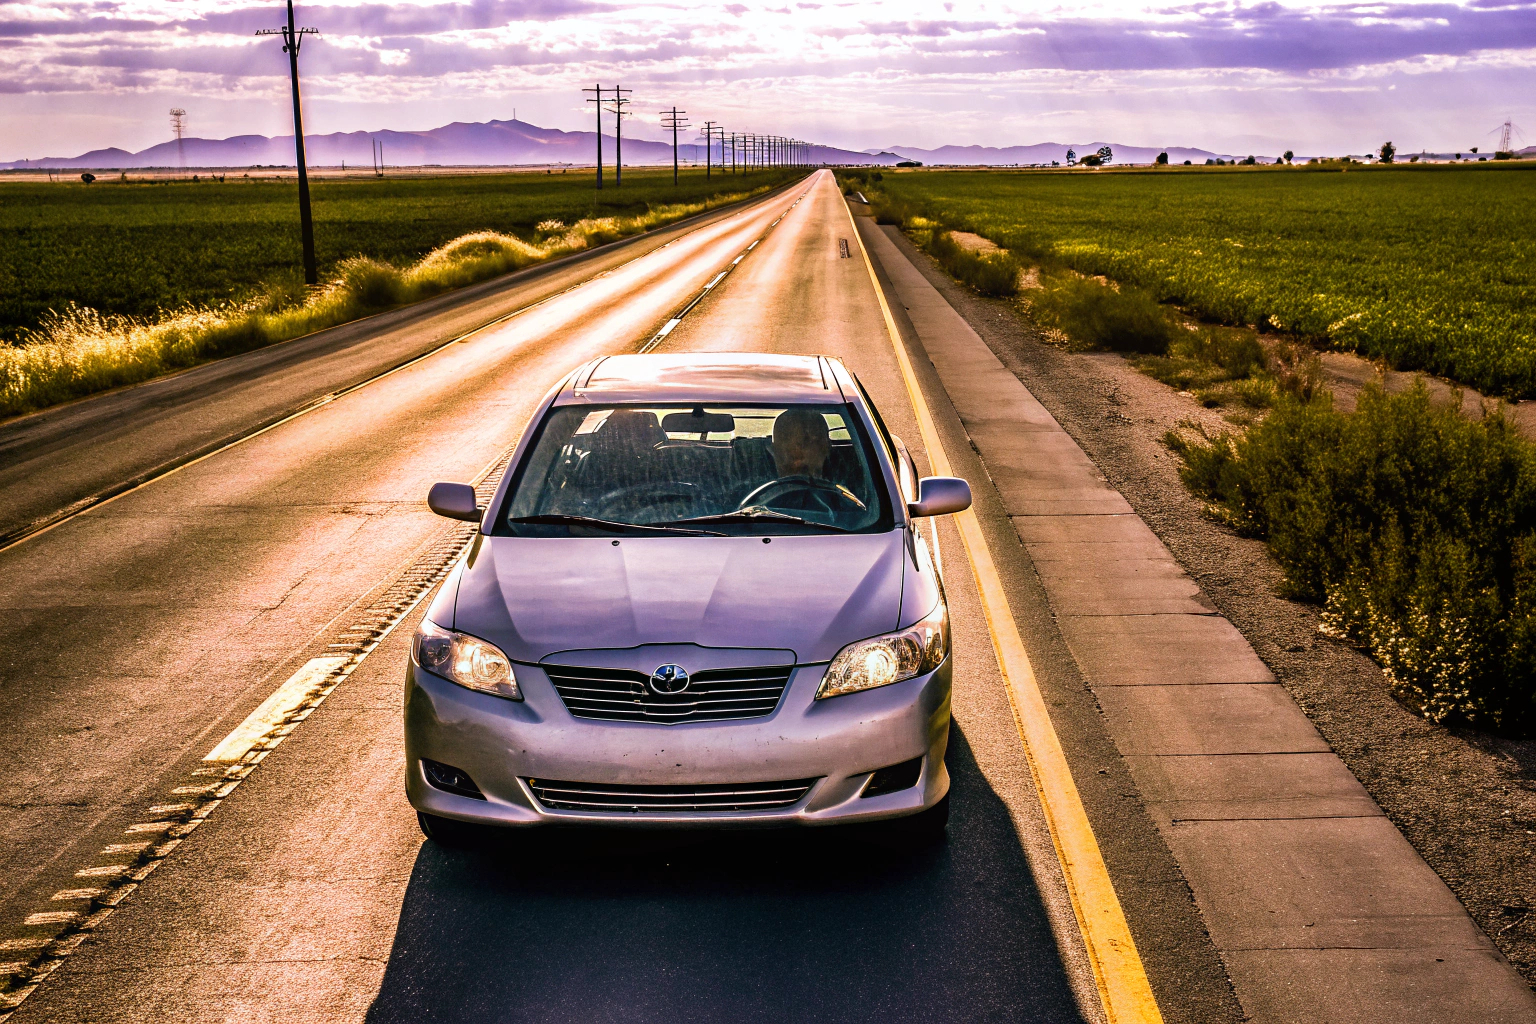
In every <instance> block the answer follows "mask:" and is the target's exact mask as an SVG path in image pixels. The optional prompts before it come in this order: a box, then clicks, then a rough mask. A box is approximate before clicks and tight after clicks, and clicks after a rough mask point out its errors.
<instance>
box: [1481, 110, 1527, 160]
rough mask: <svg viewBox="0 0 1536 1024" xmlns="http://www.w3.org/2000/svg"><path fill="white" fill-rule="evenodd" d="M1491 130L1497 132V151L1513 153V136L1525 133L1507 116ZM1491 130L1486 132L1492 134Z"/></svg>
mask: <svg viewBox="0 0 1536 1024" xmlns="http://www.w3.org/2000/svg"><path fill="white" fill-rule="evenodd" d="M1493 132H1498V133H1499V148H1498V152H1499V153H1513V152H1514V151H1515V136H1517V135H1518V136H1520V137H1521V138H1524V137H1525V133H1524V132H1522V131H1521V130H1520V128H1519V127H1518V126H1517V125H1516V124H1515V123H1514V122H1513V121H1511V120H1510V119H1509V118H1507V117H1506V118H1505V119H1504V123H1503V124H1501V125H1499V126H1498V127H1497V128H1495V129H1494V130H1493ZM1493 132H1489V133H1488V134H1489V135H1492V134H1493ZM1474 152H1475V150H1474Z"/></svg>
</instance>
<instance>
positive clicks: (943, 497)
mask: <svg viewBox="0 0 1536 1024" xmlns="http://www.w3.org/2000/svg"><path fill="white" fill-rule="evenodd" d="M970 507H971V485H970V484H968V483H966V482H965V481H964V480H961V479H960V478H959V477H957V476H925V477H923V478H922V479H921V480H919V481H918V482H917V500H916V501H909V502H907V515H909V516H911V517H912V518H913V519H922V518H923V517H925V516H947V515H949V514H950V513H952V512H964V511H965V510H966V509H968V508H970Z"/></svg>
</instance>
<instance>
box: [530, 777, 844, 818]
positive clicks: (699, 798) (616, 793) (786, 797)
mask: <svg viewBox="0 0 1536 1024" xmlns="http://www.w3.org/2000/svg"><path fill="white" fill-rule="evenodd" d="M527 781H528V788H529V789H531V790H533V795H534V796H536V797H537V798H538V800H539V803H541V804H543V805H544V806H545V807H547V808H549V809H550V810H552V811H629V812H636V811H679V812H689V811H771V810H779V809H782V808H785V807H793V806H794V805H795V804H797V803H799V802H800V800H801V799H802V798H803V797H804V796H805V794H806V793H808V792H809V791H810V788H811V785H812V784H813V783H815V781H816V780H815V779H798V780H796V781H793V782H740V783H726V784H722V785H703V786H621V785H609V784H607V783H602V782H555V781H552V780H550V779H529V780H527Z"/></svg>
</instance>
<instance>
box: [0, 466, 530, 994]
mask: <svg viewBox="0 0 1536 1024" xmlns="http://www.w3.org/2000/svg"><path fill="white" fill-rule="evenodd" d="M516 444H517V442H516V441H514V442H513V443H512V444H510V445H508V446H507V447H506V448H505V449H503V450H502V451H501V453H500V454H499V455H498V456H497V458H496V460H495V461H494V462H492V463H491V464H490V465H489V466H487V467H486V469H485V470H484V471H482V472H481V473H480V474H479V476H478V477H477V478H476V485H477V487H478V489H479V490H480V492H481V494H480V496H481V498H482V499H485V498H489V496H490V494H491V493H492V492H493V491H494V490H495V487H496V484H497V483H498V482H499V481H500V478H501V474H502V473H503V472H504V471H505V469H506V464H507V461H508V460H509V459H510V458H511V456H512V451H513V449H514V448H515V447H516ZM476 529H477V526H476V525H475V524H469V523H466V524H463V525H461V526H458V527H456V528H454V529H452V530H451V531H448V532H446V533H444V534H442V535H441V536H439V537H438V538H436V539H435V540H433V541H431V542H429V544H428V545H427V547H426V548H425V550H424V551H423V552H422V553H421V554H420V555H419V556H418V557H417V558H416V559H415V560H413V561H412V562H411V564H410V566H409V567H408V568H407V569H406V570H405V572H404V573H402V574H401V575H400V576H399V577H398V578H397V579H396V580H395V582H394V583H392V584H391V585H390V586H389V587H388V588H386V589H385V591H384V592H383V594H382V595H380V597H379V598H378V599H377V600H376V601H374V603H373V604H372V605H370V606H369V607H368V608H367V609H366V610H364V611H363V612H362V613H361V614H360V615H359V616H358V617H357V618H356V619H355V620H354V621H353V623H352V625H351V626H350V627H349V628H347V629H344V630H342V631H341V632H340V633H339V634H338V639H340V640H342V642H340V643H332V644H328V645H327V649H328V650H330V651H333V652H334V653H332V654H328V655H324V656H321V657H317V658H312V659H310V660H308V661H306V662H305V663H304V665H303V666H301V667H300V668H299V670H298V671H297V672H295V673H294V674H293V675H292V676H290V677H289V678H288V680H287V681H286V682H284V683H283V685H282V686H279V687H278V688H277V690H276V691H275V692H274V693H273V694H272V695H271V696H269V697H268V698H267V699H266V700H265V701H263V702H262V703H261V705H260V706H259V707H257V708H256V710H255V711H253V712H251V713H250V714H249V715H247V716H246V718H245V719H244V720H243V721H242V722H241V723H240V724H239V725H237V726H236V727H235V728H234V730H233V731H231V732H230V734H229V735H228V736H226V737H225V738H224V739H223V740H221V741H220V742H219V744H218V745H217V746H215V747H214V748H213V749H212V750H211V751H209V752H208V754H207V756H206V757H205V758H204V759H203V762H202V763H203V764H204V767H201V768H197V769H195V770H193V772H192V778H190V779H188V780H186V781H185V782H184V783H183V784H181V785H178V786H176V787H174V788H173V789H172V790H171V792H170V794H169V795H171V796H173V797H185V798H186V799H181V800H176V801H173V802H166V803H159V804H151V805H150V806H149V807H147V808H145V814H146V816H147V817H148V818H150V819H153V820H146V821H140V822H135V823H133V824H131V825H129V826H128V827H127V828H125V829H124V830H123V834H124V835H125V836H128V837H132V836H147V837H150V838H146V839H143V840H130V841H125V842H116V843H109V844H107V845H106V846H105V847H103V848H102V850H101V851H100V853H98V854H97V855H96V858H95V859H98V860H99V861H101V862H100V863H94V864H86V865H83V866H81V867H80V868H79V869H78V870H76V871H75V873H74V875H75V877H76V878H78V879H81V880H83V881H87V880H88V885H82V886H80V887H79V888H74V889H63V890H60V891H59V892H57V893H55V894H54V895H53V896H52V897H50V898H49V901H48V902H49V903H55V902H71V901H75V902H79V903H82V904H85V909H83V910H56V909H48V910H42V909H39V910H38V911H36V912H34V913H31V914H28V915H27V916H26V917H25V918H23V920H22V927H23V928H26V929H32V930H34V934H32V935H28V936H22V937H20V938H15V939H8V940H6V941H5V942H4V943H3V944H0V952H5V953H9V954H11V955H13V956H14V955H16V954H18V953H22V954H24V953H31V954H32V957H31V959H29V960H26V961H19V960H18V961H7V962H5V963H4V965H3V966H4V967H5V968H7V969H4V970H0V986H3V987H4V991H3V992H0V1018H3V1017H6V1016H9V1014H10V1012H11V1011H12V1010H14V1009H16V1007H18V1006H20V1005H21V1003H22V1002H23V1001H24V1000H25V999H26V998H27V997H28V996H29V995H31V994H32V993H33V992H34V991H36V990H37V987H38V986H39V985H40V984H41V983H42V982H43V981H44V979H46V978H47V977H48V976H49V975H50V974H52V973H53V972H54V971H55V970H57V969H58V967H59V965H60V964H62V963H63V962H64V960H65V958H66V957H68V956H69V954H70V953H72V952H73V951H74V950H75V948H76V947H77V946H79V944H80V943H81V942H83V941H85V938H86V937H87V936H88V935H89V934H90V933H91V932H92V931H94V930H95V929H96V928H98V927H100V925H101V924H102V922H103V921H104V920H105V919H106V918H107V916H108V915H109V914H111V912H112V911H113V910H114V909H115V908H116V907H117V906H118V905H119V904H121V903H122V902H123V901H124V900H125V899H127V898H128V897H129V896H130V895H131V894H132V893H133V892H134V890H135V889H137V888H138V886H139V883H141V882H143V881H144V879H145V878H147V877H148V876H149V874H150V873H151V872H152V871H154V870H155V868H157V867H159V865H160V864H161V863H162V862H163V861H164V860H165V858H166V857H168V856H169V855H170V853H171V851H172V850H174V849H175V848H176V847H177V846H178V845H180V843H181V841H182V840H183V839H184V838H186V836H187V835H189V834H190V833H191V832H192V830H193V829H195V828H197V826H198V825H200V824H201V823H202V822H203V821H204V820H206V819H207V817H208V816H209V815H210V814H212V813H213V811H214V809H215V808H216V807H218V806H219V804H220V803H222V802H223V801H224V799H225V798H226V797H227V796H229V795H230V793H232V792H234V790H235V788H236V787H238V786H239V785H240V783H241V782H242V781H243V780H244V779H245V778H246V776H248V775H250V773H251V772H252V771H254V770H255V768H256V766H257V765H258V764H260V763H261V762H262V761H263V760H264V759H265V758H266V756H267V755H268V754H270V753H271V752H272V751H273V750H275V749H276V748H277V746H278V745H279V744H281V743H282V741H283V740H284V739H285V738H286V737H287V736H288V735H289V734H290V733H292V732H293V730H294V729H295V728H297V727H298V724H299V723H300V722H302V721H303V720H304V719H305V718H307V717H309V715H310V713H311V712H313V711H314V710H315V708H317V707H319V706H320V703H321V702H322V701H324V700H325V698H326V696H327V695H328V694H329V693H330V692H331V691H332V690H334V689H335V688H336V686H337V685H339V684H340V683H341V682H342V681H343V680H345V679H346V678H347V677H348V676H349V675H351V674H352V673H353V672H354V671H356V669H357V667H358V666H359V665H361V664H362V662H363V660H364V659H365V658H367V657H368V655H369V654H371V653H373V651H374V650H375V649H377V648H378V646H379V644H380V643H382V642H383V641H384V639H385V638H386V637H387V636H389V634H390V633H391V632H392V631H393V630H394V628H395V627H396V626H398V625H399V624H400V623H401V622H402V621H403V620H404V619H405V618H406V616H408V615H410V613H411V610H412V609H414V608H415V607H416V605H417V604H419V603H420V602H421V601H422V599H424V598H425V597H426V596H427V595H428V594H430V593H431V592H432V590H433V589H434V588H435V587H436V586H437V584H438V583H439V582H440V581H441V580H442V579H443V577H444V576H446V575H447V574H448V572H449V570H450V569H452V567H453V564H454V563H455V562H456V561H457V560H458V558H459V556H460V555H461V554H462V553H463V552H464V549H465V548H467V547H468V546H469V543H470V540H471V539H472V538H473V537H474V534H475V531H476Z"/></svg>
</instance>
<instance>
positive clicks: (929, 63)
mask: <svg viewBox="0 0 1536 1024" xmlns="http://www.w3.org/2000/svg"><path fill="white" fill-rule="evenodd" d="M282 12H283V9H282V7H281V6H280V5H279V4H277V3H271V2H267V3H260V4H255V3H251V2H249V0H200V2H195V3H194V2H189V0H19V2H0V64H3V67H4V74H3V76H0V89H3V91H4V92H5V93H6V94H7V95H6V96H5V98H4V102H3V104H0V108H3V109H0V159H3V160H9V159H17V158H23V157H26V158H32V157H42V156H69V155H75V154H77V153H80V152H82V151H85V150H88V149H93V148H98V147H105V146H121V147H123V148H125V149H129V150H137V149H142V148H144V147H145V146H148V145H152V144H154V143H156V142H160V141H163V140H165V139H166V138H168V137H169V134H170V130H169V126H168V124H167V117H166V111H167V110H168V109H169V108H170V107H173V106H178V107H183V108H185V109H186V110H187V111H188V122H189V127H190V129H191V134H194V135H197V136H202V137H205V138H222V137H225V136H228V135H236V134H242V133H260V134H268V135H272V134H281V133H285V132H288V131H291V130H292V124H291V121H290V120H289V118H290V113H289V110H288V106H287V88H288V82H287V74H286V72H287V67H286V59H285V57H284V55H283V54H282V52H281V44H280V43H278V42H276V41H274V40H272V39H257V38H256V37H255V36H254V35H253V33H254V32H255V30H256V29H259V28H267V27H275V26H277V25H278V24H279V23H280V21H281V19H282V17H283V13H282ZM298 19H299V22H300V24H302V25H312V26H315V27H316V28H319V29H320V30H321V32H322V34H321V35H320V36H319V37H318V38H315V39H312V40H310V41H309V42H307V43H306V44H305V46H304V49H303V51H302V54H301V57H300V61H301V67H302V70H303V72H304V75H305V111H306V112H305V117H306V125H305V127H306V129H307V130H308V131H309V132H311V133H317V132H331V131H351V130H357V129H365V130H377V129H385V128H395V129H421V128H432V127H436V126H437V125H440V124H444V123H446V122H449V121H454V120H466V121H478V120H487V119H491V118H507V117H510V116H512V113H513V110H514V108H515V109H516V112H517V116H518V117H519V118H521V119H523V120H526V121H532V122H533V123H535V124H540V125H545V126H548V127H556V128H566V129H571V128H585V127H587V126H589V124H590V118H589V117H588V116H587V114H586V113H585V107H584V105H583V103H582V94H581V93H580V91H579V90H580V88H581V87H582V86H583V85H586V84H590V83H592V82H594V81H601V82H602V83H603V84H604V85H609V84H611V83H612V82H614V81H615V80H622V82H623V84H624V85H625V86H626V87H628V88H631V89H633V90H634V92H633V94H632V95H633V98H634V100H635V107H636V110H637V111H638V112H639V113H640V114H641V117H640V120H641V121H642V122H643V121H646V120H649V121H651V122H652V124H654V122H655V120H656V117H655V114H654V113H653V112H654V111H658V110H660V109H661V108H662V107H663V106H670V105H671V104H673V103H675V104H677V105H678V106H679V107H682V108H684V109H686V110H688V111H689V113H690V115H691V116H692V117H693V118H694V119H695V121H702V120H703V119H705V118H712V119H714V120H716V121H719V122H722V123H724V124H725V125H726V126H727V127H728V128H733V129H741V130H751V131H764V132H776V133H780V134H785V135H797V136H799V137H801V138H808V139H813V140H815V141H818V142H826V143H830V144H833V145H841V146H848V147H853V148H859V149H862V148H865V147H871V146H881V145H890V144H904V145H911V146H925V147H932V146H938V145H943V144H945V143H955V144H982V145H1011V144H1020V143H1033V142H1045V141H1058V142H1082V141H1088V140H1099V139H1104V140H1109V141H1111V142H1116V143H1121V144H1129V145H1151V146H1156V145H1163V146H1166V145H1194V146H1201V147H1205V148H1210V149H1217V150H1222V151H1231V152H1243V153H1246V152H1258V153H1274V152H1278V151H1280V150H1283V149H1294V150H1295V151H1296V152H1297V153H1299V154H1306V155H1313V154H1318V153H1341V152H1364V151H1366V150H1368V149H1371V148H1374V147H1375V146H1377V145H1379V144H1380V143H1381V142H1382V141H1383V140H1386V139H1391V140H1393V141H1394V142H1395V143H1396V144H1397V146H1398V148H1399V150H1401V151H1403V152H1416V151H1418V150H1420V149H1426V148H1427V149H1431V150H1436V149H1438V150H1456V149H1466V148H1470V147H1471V146H1482V147H1488V146H1490V144H1491V143H1493V142H1494V141H1495V137H1494V136H1491V135H1489V134H1488V132H1489V130H1490V129H1492V128H1493V127H1494V126H1495V125H1496V124H1498V123H1500V122H1502V121H1503V120H1504V119H1505V117H1513V119H1514V121H1515V123H1516V124H1517V125H1521V126H1527V125H1528V126H1529V127H1528V128H1527V139H1526V141H1527V142H1528V143H1530V142H1536V90H1533V88H1532V86H1533V84H1536V0H1468V2H1465V3H1445V2H1438V0H1426V2H1390V3H1359V4H1336V3H1307V2H1298V0H1262V2H1201V0H1192V2H1185V3H1169V2H1162V0H1152V2H1142V3H1138V2H1134V0H1129V2H1123V0H1107V2H1095V3H1085V4H1075V5H1059V4H1053V3H1048V2H1041V3H1029V2H999V3H992V2H959V0H957V2H954V3H936V2H932V0H929V2H910V0H883V2H878V3H876V2H866V0H855V2H826V3H823V2H788V3H784V2H770V3H764V2H757V0H747V2H741V3H695V2H689V0H674V2H637V3H619V2H614V0H402V2H395V3H387V4H386V3H379V2H374V0H358V2H353V3H324V4H322V3H303V4H301V5H300V6H299V7H298ZM637 128H639V129H640V130H639V131H638V132H637V133H638V134H646V131H645V129H644V128H643V127H642V126H637ZM652 131H653V132H654V129H653V130H652Z"/></svg>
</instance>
